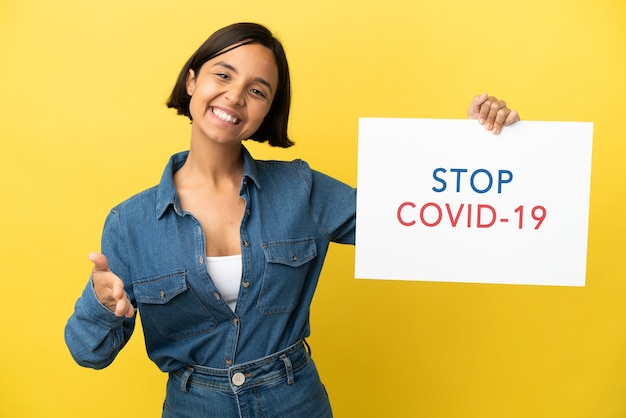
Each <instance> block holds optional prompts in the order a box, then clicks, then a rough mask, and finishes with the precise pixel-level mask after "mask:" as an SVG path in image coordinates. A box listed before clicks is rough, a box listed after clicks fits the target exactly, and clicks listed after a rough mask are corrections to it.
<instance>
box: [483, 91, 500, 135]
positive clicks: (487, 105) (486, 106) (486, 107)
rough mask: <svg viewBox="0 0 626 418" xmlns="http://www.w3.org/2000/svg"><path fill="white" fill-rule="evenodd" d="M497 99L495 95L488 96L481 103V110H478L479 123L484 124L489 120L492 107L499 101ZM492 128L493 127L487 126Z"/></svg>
mask: <svg viewBox="0 0 626 418" xmlns="http://www.w3.org/2000/svg"><path fill="white" fill-rule="evenodd" d="M497 101H498V100H497V99H496V98H495V97H493V96H490V97H487V99H486V100H485V101H484V102H483V103H482V104H481V105H480V112H478V123H480V124H481V125H484V124H486V123H488V122H489V115H490V114H491V108H492V107H493V106H494V104H495V103H497ZM487 129H491V128H487Z"/></svg>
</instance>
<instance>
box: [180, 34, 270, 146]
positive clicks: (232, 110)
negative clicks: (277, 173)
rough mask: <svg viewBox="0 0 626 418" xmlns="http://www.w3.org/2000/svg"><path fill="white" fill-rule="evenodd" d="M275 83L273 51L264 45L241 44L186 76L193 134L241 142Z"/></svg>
mask: <svg viewBox="0 0 626 418" xmlns="http://www.w3.org/2000/svg"><path fill="white" fill-rule="evenodd" d="M277 86H278V68H277V66H276V60H275V58H274V54H273V52H272V51H271V50H270V49H268V48H266V47H264V46H263V45H260V44H256V43H252V44H247V45H242V46H240V47H237V48H235V49H233V50H231V51H228V52H226V53H224V54H222V55H219V56H217V57H215V58H213V59H211V60H209V61H207V62H206V63H204V65H202V67H201V68H200V70H199V71H198V74H195V73H194V72H193V70H190V71H189V75H188V76H187V93H189V94H190V95H191V101H190V103H189V111H190V113H191V117H192V118H193V124H192V125H193V126H192V136H193V135H196V136H198V135H199V136H201V137H204V138H205V139H208V140H211V141H216V142H219V143H233V142H241V141H242V140H244V139H248V138H250V136H251V135H252V134H254V132H256V130H257V129H258V128H259V126H261V123H262V122H263V119H264V118H265V116H266V115H267V113H268V112H269V110H270V107H271V105H272V100H273V99H274V95H275V94H276V88H277Z"/></svg>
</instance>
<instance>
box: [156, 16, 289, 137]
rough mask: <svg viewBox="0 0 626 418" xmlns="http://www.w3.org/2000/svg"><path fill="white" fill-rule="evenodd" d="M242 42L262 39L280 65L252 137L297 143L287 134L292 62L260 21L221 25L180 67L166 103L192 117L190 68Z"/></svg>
mask: <svg viewBox="0 0 626 418" xmlns="http://www.w3.org/2000/svg"><path fill="white" fill-rule="evenodd" d="M242 42H245V43H246V44H248V43H259V44H261V45H263V46H265V47H267V48H269V49H270V50H271V51H272V52H273V53H274V57H275V58H276V66H277V67H278V86H277V89H276V94H275V96H274V100H273V101H272V106H271V107H270V110H269V112H268V114H267V116H266V117H265V119H264V120H263V123H261V126H259V129H257V131H256V132H255V133H254V134H252V135H251V136H250V139H252V140H255V141H258V142H268V143H269V144H270V145H272V146H275V147H282V148H288V147H290V146H292V145H293V144H294V143H293V142H292V141H291V140H290V139H289V136H288V135H287V124H288V122H289V108H290V106H291V80H290V77H289V65H288V63H287V57H286V55H285V50H284V48H283V46H282V44H281V43H280V41H279V40H278V39H276V38H275V37H274V35H272V33H271V32H270V31H269V30H268V29H267V28H266V27H265V26H262V25H260V24H258V23H247V22H244V23H234V24H232V25H229V26H226V27H224V28H222V29H219V30H218V31H216V32H215V33H213V34H212V35H211V36H209V38H208V39H207V40H206V41H204V43H203V44H202V45H200V48H198V50H197V51H196V52H194V54H193V55H192V56H191V58H189V60H188V61H187V63H186V64H185V65H184V67H183V68H182V70H181V71H180V74H179V75H178V79H177V80H176V84H175V85H174V89H173V90H172V93H171V95H170V97H169V99H168V100H167V107H169V108H173V109H176V110H177V113H178V114H179V115H184V116H187V117H188V118H189V119H191V114H190V112H189V102H190V100H191V96H190V95H189V94H188V93H187V87H186V82H187V75H188V74H189V70H193V71H194V73H195V74H198V73H199V71H200V68H201V67H202V65H203V64H204V63H205V62H207V61H209V60H210V59H213V58H215V57H216V56H218V55H220V52H221V53H223V52H225V51H224V50H225V49H226V48H228V47H229V46H232V45H235V44H238V43H242Z"/></svg>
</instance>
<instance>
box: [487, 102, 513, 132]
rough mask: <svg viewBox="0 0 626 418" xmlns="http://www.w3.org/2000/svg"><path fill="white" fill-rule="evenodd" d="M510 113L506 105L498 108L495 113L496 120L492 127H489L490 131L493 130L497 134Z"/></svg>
mask: <svg viewBox="0 0 626 418" xmlns="http://www.w3.org/2000/svg"><path fill="white" fill-rule="evenodd" d="M510 113H511V111H510V110H509V109H508V108H506V107H505V108H502V109H500V110H498V112H497V114H496V120H495V121H494V122H493V127H492V128H491V132H493V133H494V134H495V135H498V134H499V133H500V132H501V131H502V126H504V121H505V120H506V118H507V116H508V115H509V114H510Z"/></svg>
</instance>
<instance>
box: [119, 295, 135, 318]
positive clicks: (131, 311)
mask: <svg viewBox="0 0 626 418" xmlns="http://www.w3.org/2000/svg"><path fill="white" fill-rule="evenodd" d="M115 315H116V316H119V317H122V316H125V317H127V318H132V317H133V315H135V308H134V307H133V305H132V304H131V303H130V299H128V296H127V295H126V293H124V297H123V298H121V299H120V300H119V301H118V302H117V303H116V304H115Z"/></svg>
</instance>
